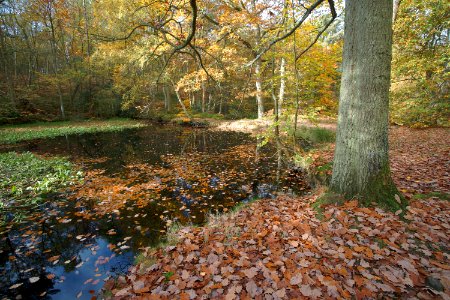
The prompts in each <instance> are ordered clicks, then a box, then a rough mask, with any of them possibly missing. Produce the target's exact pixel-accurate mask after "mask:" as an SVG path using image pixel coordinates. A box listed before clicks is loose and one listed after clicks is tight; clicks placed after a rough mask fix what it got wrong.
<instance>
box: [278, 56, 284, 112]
mask: <svg viewBox="0 0 450 300" xmlns="http://www.w3.org/2000/svg"><path fill="white" fill-rule="evenodd" d="M285 88H286V60H285V59H284V57H282V58H281V62H280V93H279V95H278V115H280V116H281V115H282V114H283V110H282V109H283V101H284V91H285Z"/></svg>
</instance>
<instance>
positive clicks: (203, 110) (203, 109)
mask: <svg viewBox="0 0 450 300" xmlns="http://www.w3.org/2000/svg"><path fill="white" fill-rule="evenodd" d="M205 108H206V84H205V82H204V81H202V113H204V112H205Z"/></svg>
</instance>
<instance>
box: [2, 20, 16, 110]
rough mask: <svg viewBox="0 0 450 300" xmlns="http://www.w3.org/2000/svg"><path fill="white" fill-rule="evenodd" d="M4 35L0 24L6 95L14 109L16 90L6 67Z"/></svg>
mask: <svg viewBox="0 0 450 300" xmlns="http://www.w3.org/2000/svg"><path fill="white" fill-rule="evenodd" d="M5 39H6V37H5V35H4V33H3V30H2V28H1V26H0V46H1V48H0V55H1V59H2V62H3V65H4V72H5V76H6V84H7V86H8V96H9V100H10V102H11V106H12V108H13V109H14V110H16V92H15V89H14V81H13V79H12V78H11V74H10V73H9V69H8V58H7V56H6V55H7V49H6V41H5Z"/></svg>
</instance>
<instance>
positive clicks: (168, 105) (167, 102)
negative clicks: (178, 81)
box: [163, 85, 172, 112]
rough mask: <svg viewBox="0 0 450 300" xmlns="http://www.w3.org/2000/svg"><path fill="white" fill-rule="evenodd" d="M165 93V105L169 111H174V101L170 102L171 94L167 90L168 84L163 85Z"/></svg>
mask: <svg viewBox="0 0 450 300" xmlns="http://www.w3.org/2000/svg"><path fill="white" fill-rule="evenodd" d="M163 94H164V106H165V108H166V111H167V112H170V111H172V103H171V102H170V95H169V91H168V90H167V88H166V86H165V85H164V86H163Z"/></svg>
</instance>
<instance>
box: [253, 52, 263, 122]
mask: <svg viewBox="0 0 450 300" xmlns="http://www.w3.org/2000/svg"><path fill="white" fill-rule="evenodd" d="M255 84H256V103H257V105H258V119H262V117H263V116H264V101H263V97H262V80H261V59H258V60H257V61H256V65H255Z"/></svg>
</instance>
